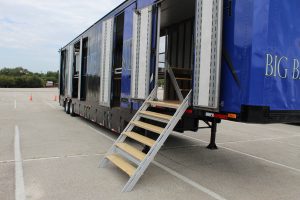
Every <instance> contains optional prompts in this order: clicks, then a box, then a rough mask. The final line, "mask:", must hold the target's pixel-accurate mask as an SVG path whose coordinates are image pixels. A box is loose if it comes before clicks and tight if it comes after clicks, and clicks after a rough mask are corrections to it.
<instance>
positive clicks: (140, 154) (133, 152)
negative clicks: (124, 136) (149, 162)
mask: <svg viewBox="0 0 300 200" xmlns="http://www.w3.org/2000/svg"><path fill="white" fill-rule="evenodd" d="M116 146H117V147H118V148H120V149H121V150H123V151H125V152H126V153H128V154H129V155H131V156H133V157H134V158H136V159H138V160H140V161H142V160H144V159H145V157H146V154H144V153H143V152H141V151H140V150H138V149H136V148H135V147H133V146H131V145H129V144H126V143H118V144H116Z"/></svg>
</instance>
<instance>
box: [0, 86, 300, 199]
mask: <svg viewBox="0 0 300 200" xmlns="http://www.w3.org/2000/svg"><path fill="white" fill-rule="evenodd" d="M57 94H58V91H57V89H0V113H1V115H0V199H1V200H11V199H16V200H19V199H20V200H21V199H22V200H23V199H32V200H36V199H41V200H66V199H72V200H77V199H78V200H85V199H89V200H94V199H95V200H96V199H124V200H126V199H128V200H129V199H130V200H134V199H137V200H139V199H143V200H148V199H149V200H150V199H151V200H153V199H166V200H167V199H170V200H174V199H178V200H182V199H197V200H201V199H203V200H210V199H217V200H221V199H222V200H224V199H227V200H241V199H242V200H248V199H249V200H285V199H287V200H299V199H300V126H296V125H288V124H272V125H254V124H241V123H233V122H228V121H224V122H222V124H220V125H219V126H218V134H217V142H218V147H219V149H218V150H215V151H210V150H208V149H206V146H207V143H208V142H209V138H210V132H209V130H208V129H207V130H206V129H203V130H202V129H201V130H199V131H198V132H197V133H193V132H185V133H184V134H179V133H173V134H172V136H171V137H170V138H169V139H168V141H167V142H166V144H165V145H164V147H163V148H162V149H161V150H160V152H159V154H158V156H157V157H156V158H155V161H154V162H153V163H152V164H151V165H150V167H149V168H148V169H147V171H146V173H145V174H144V176H143V177H142V178H141V180H140V181H139V182H138V184H137V185H136V187H135V188H134V190H133V191H132V192H129V193H121V190H122V188H123V186H124V185H125V183H126V181H127V180H128V177H127V176H126V175H125V174H123V173H122V172H121V171H119V170H118V169H116V167H114V166H113V165H108V167H106V168H98V163H99V161H100V159H101V158H102V157H103V155H104V154H105V153H106V151H107V150H108V148H109V147H110V146H111V145H112V143H113V141H114V140H115V139H116V138H117V136H118V135H117V134H116V133H112V132H110V131H108V130H106V129H103V128H101V127H100V126H98V125H95V124H93V123H90V122H88V121H86V120H84V119H82V118H80V117H75V118H73V117H70V116H69V115H67V114H65V113H64V111H63V108H61V107H60V106H59V105H58V102H57V101H54V100H55V98H54V97H55V96H56V95H57ZM30 96H32V101H30V100H29V97H30Z"/></svg>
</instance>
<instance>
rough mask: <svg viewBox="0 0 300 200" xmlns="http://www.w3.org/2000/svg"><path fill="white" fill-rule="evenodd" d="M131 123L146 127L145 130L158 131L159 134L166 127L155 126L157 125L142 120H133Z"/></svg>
mask: <svg viewBox="0 0 300 200" xmlns="http://www.w3.org/2000/svg"><path fill="white" fill-rule="evenodd" d="M130 123H131V124H133V125H135V126H137V127H140V128H142V129H145V130H148V131H151V132H154V133H157V134H161V133H162V132H163V131H164V129H163V128H161V127H159V126H155V125H152V124H148V123H145V122H141V121H132V122H130Z"/></svg>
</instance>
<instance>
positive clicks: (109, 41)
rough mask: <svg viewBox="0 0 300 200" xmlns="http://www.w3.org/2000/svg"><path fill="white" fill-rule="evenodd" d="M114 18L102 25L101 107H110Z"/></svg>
mask: <svg viewBox="0 0 300 200" xmlns="http://www.w3.org/2000/svg"><path fill="white" fill-rule="evenodd" d="M113 27H114V18H111V19H108V20H106V21H104V22H103V24H102V45H101V49H102V52H101V61H102V62H101V74H100V105H103V106H107V107H110V93H111V70H112V45H113Z"/></svg>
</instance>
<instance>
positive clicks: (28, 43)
mask: <svg viewBox="0 0 300 200" xmlns="http://www.w3.org/2000/svg"><path fill="white" fill-rule="evenodd" d="M123 1H124V0H88V1H84V0H0V69H1V68H3V67H10V68H12V67H17V66H22V67H24V68H26V69H29V70H30V71H33V72H47V71H57V70H58V69H59V53H58V50H59V49H60V48H61V47H63V46H64V45H66V44H67V43H69V42H70V41H71V40H72V39H74V38H75V37H76V36H78V35H79V34H80V33H82V32H83V31H84V30H86V29H87V28H88V27H90V26H91V25H92V24H94V23H95V22H96V21H98V20H99V19H100V18H101V17H103V16H104V15H106V14H107V13H108V12H109V11H111V10H112V9H114V8H115V7H116V6H118V5H119V4H120V3H122V2H123Z"/></svg>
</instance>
